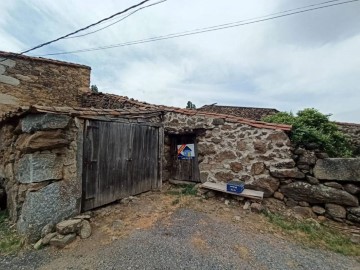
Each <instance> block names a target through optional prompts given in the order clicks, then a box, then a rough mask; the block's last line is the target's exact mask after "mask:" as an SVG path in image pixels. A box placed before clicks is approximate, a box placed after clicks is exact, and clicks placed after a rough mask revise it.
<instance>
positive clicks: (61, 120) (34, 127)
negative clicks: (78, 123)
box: [21, 114, 71, 133]
mask: <svg viewBox="0 0 360 270" xmlns="http://www.w3.org/2000/svg"><path fill="white" fill-rule="evenodd" d="M70 119H71V118H70V116H67V115H61V114H29V115H27V116H25V117H24V118H23V119H22V120H21V129H22V131H23V132H25V133H31V132H34V131H38V130H51V129H64V128H66V127H67V126H68V124H69V122H70Z"/></svg>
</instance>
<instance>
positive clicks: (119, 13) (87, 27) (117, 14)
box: [0, 0, 150, 62]
mask: <svg viewBox="0 0 360 270" xmlns="http://www.w3.org/2000/svg"><path fill="white" fill-rule="evenodd" d="M149 1H150V0H144V1H142V2H140V3H138V4H136V5H133V6H131V7H128V8H126V9H124V10H123V11H120V12H117V13H115V14H113V15H111V16H109V17H107V18H104V19H102V20H100V21H97V22H95V23H92V24H90V25H88V26H86V27H83V28H81V29H79V30H76V31H74V32H71V33H69V34H67V35H65V36H61V37H59V38H56V39H53V40H50V41H48V42H45V43H42V44H40V45H37V46H35V47H33V48H31V49H28V50H25V51H22V52H20V53H18V54H19V55H21V54H25V53H28V52H31V51H34V50H36V49H39V48H41V47H44V46H47V45H49V44H51V43H54V42H57V41H59V40H61V39H65V38H67V37H69V36H72V35H74V34H77V33H79V32H82V31H85V30H87V29H89V28H91V27H94V26H95V25H98V24H101V23H103V22H105V21H108V20H110V19H112V18H114V17H116V16H119V15H121V14H124V13H126V12H128V11H129V10H131V9H134V8H137V7H139V6H141V5H143V4H145V3H146V2H149ZM5 60H6V59H2V61H0V62H3V61H5Z"/></svg>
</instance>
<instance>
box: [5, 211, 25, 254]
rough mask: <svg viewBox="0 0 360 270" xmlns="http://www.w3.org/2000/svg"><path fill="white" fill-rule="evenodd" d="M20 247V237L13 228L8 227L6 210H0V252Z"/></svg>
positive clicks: (12, 251)
mask: <svg viewBox="0 0 360 270" xmlns="http://www.w3.org/2000/svg"><path fill="white" fill-rule="evenodd" d="M21 247H22V241H21V238H20V237H19V236H18V235H17V233H16V231H15V229H13V228H11V227H10V223H9V220H8V214H7V212H6V211H0V254H2V255H5V254H10V253H14V252H16V251H18V250H19V249H20V248H21Z"/></svg>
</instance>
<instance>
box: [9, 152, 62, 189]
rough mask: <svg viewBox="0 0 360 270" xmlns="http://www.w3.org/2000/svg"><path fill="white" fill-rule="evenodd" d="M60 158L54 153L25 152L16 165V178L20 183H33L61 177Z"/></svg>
mask: <svg viewBox="0 0 360 270" xmlns="http://www.w3.org/2000/svg"><path fill="white" fill-rule="evenodd" d="M62 168H63V163H62V159H61V158H60V157H58V156H57V155H56V154H43V153H35V154H26V155H24V156H23V157H22V158H21V159H20V160H19V162H18V163H17V166H16V179H17V180H18V181H19V182H20V183H35V182H42V181H47V180H59V179H61V178H62Z"/></svg>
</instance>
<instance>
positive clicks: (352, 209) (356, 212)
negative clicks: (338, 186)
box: [347, 207, 360, 217]
mask: <svg viewBox="0 0 360 270" xmlns="http://www.w3.org/2000/svg"><path fill="white" fill-rule="evenodd" d="M347 210H348V212H349V213H350V214H353V215H355V216H358V217H360V207H349V208H348V209H347Z"/></svg>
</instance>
